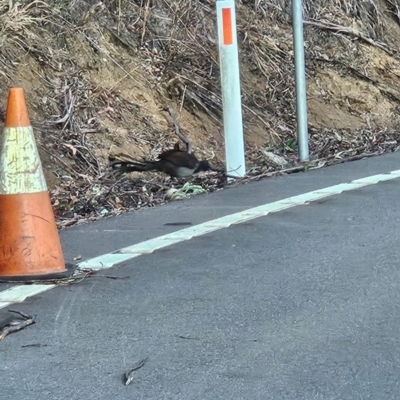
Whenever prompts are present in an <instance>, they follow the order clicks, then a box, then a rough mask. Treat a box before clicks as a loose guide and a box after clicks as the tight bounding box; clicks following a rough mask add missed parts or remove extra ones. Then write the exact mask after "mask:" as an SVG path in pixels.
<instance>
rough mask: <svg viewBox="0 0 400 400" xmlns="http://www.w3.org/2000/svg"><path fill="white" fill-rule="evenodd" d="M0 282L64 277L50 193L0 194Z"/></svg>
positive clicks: (64, 269) (61, 254) (64, 268)
mask: <svg viewBox="0 0 400 400" xmlns="http://www.w3.org/2000/svg"><path fill="white" fill-rule="evenodd" d="M0 233H1V235H0V279H1V278H2V277H5V278H6V279H8V278H9V277H11V276H12V277H18V276H29V277H37V276H41V277H43V276H45V277H46V276H47V275H52V274H56V276H58V274H59V273H61V274H64V273H65V272H66V271H67V270H66V267H65V261H64V256H63V253H62V248H61V242H60V239H59V236H58V231H57V226H56V223H55V219H54V214H53V208H52V206H51V202H50V195H49V193H48V192H39V193H24V194H10V195H0Z"/></svg>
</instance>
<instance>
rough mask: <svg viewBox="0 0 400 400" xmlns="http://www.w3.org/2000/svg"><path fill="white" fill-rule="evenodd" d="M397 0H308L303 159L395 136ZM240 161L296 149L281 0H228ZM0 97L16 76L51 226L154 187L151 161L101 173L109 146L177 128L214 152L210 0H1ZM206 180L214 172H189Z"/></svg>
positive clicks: (138, 203)
mask: <svg viewBox="0 0 400 400" xmlns="http://www.w3.org/2000/svg"><path fill="white" fill-rule="evenodd" d="M399 9H400V2H399V1H398V0H374V1H368V2H366V1H363V2H361V1H357V0H347V1H346V0H338V1H332V0H313V1H310V0H305V1H304V20H305V21H306V24H305V41H306V66H307V94H308V111H309V127H310V149H311V154H312V158H313V160H314V161H313V163H312V164H311V166H313V167H315V166H317V167H320V166H323V165H327V164H330V163H332V162H334V161H335V160H338V159H341V158H345V157H352V156H355V155H359V154H364V153H371V152H372V153H380V152H383V151H393V150H396V149H397V147H398V145H399V140H400V135H399V134H398V127H399V104H400V80H399V76H400V57H399V53H398V50H397V48H398V43H399V41H400V26H399V17H400V12H399V11H398V10H399ZM237 15H238V37H239V43H240V63H241V82H242V97H243V114H244V124H245V141H246V150H247V154H246V156H247V164H248V170H249V173H250V174H251V175H253V176H256V175H260V174H265V173H266V172H269V171H274V170H277V169H280V168H282V166H277V165H276V164H274V163H272V162H271V161H270V160H269V159H267V158H265V156H264V155H263V152H262V150H264V151H265V150H267V151H274V152H275V153H276V154H278V155H280V156H282V157H283V158H284V159H285V160H286V162H287V164H286V165H285V166H283V168H288V167H290V166H293V165H294V164H295V163H296V159H297V153H296V150H297V147H296V141H295V132H296V124H295V99H294V66H293V49H292V30H291V25H290V21H291V17H290V2H289V1H282V0H269V1H263V0H257V1H254V0H252V1H245V0H242V1H238V2H237ZM0 27H1V28H0V76H1V79H0V108H4V105H5V102H6V95H7V88H8V87H9V85H19V86H22V87H24V89H25V90H26V94H27V102H28V106H29V110H30V115H31V119H32V124H33V126H34V129H35V133H36V137H37V141H38V146H39V149H40V154H41V157H42V162H43V165H44V168H45V173H46V179H47V181H48V184H49V187H50V188H51V190H52V199H53V204H54V206H55V209H56V212H57V216H58V220H59V225H60V227H62V226H66V225H69V224H72V223H75V222H77V221H80V220H83V219H85V218H89V219H95V218H98V217H99V216H102V215H107V214H110V213H116V212H120V211H124V210H126V209H136V208H140V207H143V206H151V205H154V204H159V203H162V202H163V201H164V195H165V185H164V184H163V182H162V179H163V178H162V177H160V176H159V175H156V174H152V173H149V174H132V176H131V177H129V178H127V179H125V180H123V181H121V182H118V183H113V182H110V181H104V180H101V179H100V177H101V176H102V175H103V174H104V172H105V171H106V169H107V164H108V154H109V153H110V152H111V153H114V154H115V153H117V154H118V153H121V152H123V153H128V154H130V155H132V156H133V157H137V158H147V159H151V158H154V157H156V155H157V153H158V152H159V151H160V150H161V149H162V148H166V147H170V146H172V144H173V142H174V141H176V137H174V133H173V125H172V122H171V120H170V118H169V115H168V114H167V113H165V112H164V111H162V110H161V107H162V106H164V105H166V104H168V105H169V106H171V107H173V108H174V109H175V111H176V112H177V114H178V116H179V123H180V126H181V130H182V132H183V133H184V134H185V135H186V136H187V137H188V138H189V139H190V140H191V141H192V142H193V145H194V151H195V153H196V154H197V155H198V156H199V157H201V158H208V159H210V162H211V163H213V164H214V165H222V163H223V159H224V150H223V132H222V129H221V126H222V124H221V119H222V118H221V117H222V115H221V97H220V96H221V93H220V83H219V69H218V51H217V41H216V38H217V35H216V20H215V1H212V0H202V1H193V0H175V1H170V0H159V1H154V0H137V1H132V0H129V1H128V0H110V1H103V2H95V1H82V0H72V1H69V2H62V1H47V2H41V1H33V2H30V1H19V2H15V1H11V2H10V1H8V0H0ZM195 183H197V184H201V185H203V187H204V188H205V189H207V190H215V189H216V188H218V187H221V186H222V181H221V179H220V178H219V177H213V176H210V177H208V178H204V179H198V178H197V179H195Z"/></svg>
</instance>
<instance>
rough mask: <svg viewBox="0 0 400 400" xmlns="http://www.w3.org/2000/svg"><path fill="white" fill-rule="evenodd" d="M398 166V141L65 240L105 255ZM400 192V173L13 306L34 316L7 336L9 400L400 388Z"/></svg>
mask: <svg viewBox="0 0 400 400" xmlns="http://www.w3.org/2000/svg"><path fill="white" fill-rule="evenodd" d="M399 166H400V154H397V153H394V154H390V155H386V156H381V157H378V158H373V159H367V160H362V161H357V162H352V163H348V164H342V165H338V166H335V167H330V168H325V169H321V170H317V171H310V172H307V173H300V174H296V175H291V176H286V177H280V178H276V179H268V180H265V181H262V182H257V183H253V184H248V185H244V186H240V187H236V188H231V189H229V190H224V191H221V192H218V193H213V194H210V195H204V196H198V197H196V198H193V199H190V200H188V201H183V202H176V203H170V204H168V205H166V206H162V207H157V208H154V209H151V210H143V211H140V212H136V213H132V214H130V215H125V216H121V217H118V218H111V219H108V220H104V221H100V222H97V223H92V224H90V225H82V226H77V227H73V228H71V229H68V230H65V231H63V232H62V233H61V238H62V241H63V247H64V250H65V254H66V257H67V259H72V258H73V257H74V256H76V255H82V257H83V258H89V257H94V256H97V255H99V254H102V253H105V252H108V251H113V250H116V249H118V248H121V247H124V246H127V245H130V244H133V243H138V242H141V241H143V240H146V239H149V238H153V237H157V236H160V235H162V234H165V233H168V232H171V231H173V230H178V229H181V228H182V226H173V225H172V226H171V225H165V224H167V223H171V222H191V223H192V224H197V223H200V222H204V221H207V220H210V219H214V218H217V217H220V216H223V215H227V214H231V213H233V212H237V211H240V210H244V209H246V208H249V207H253V206H257V205H260V204H264V203H268V202H272V201H275V200H279V199H283V198H286V197H289V196H293V195H296V194H301V193H304V192H308V191H311V190H315V189H318V188H324V187H326V186H330V185H334V184H337V183H342V182H347V181H350V180H353V179H357V178H363V177H366V176H369V175H375V174H378V173H387V172H389V171H391V170H395V169H400V167H399ZM399 195H400V179H395V180H392V181H388V182H382V183H379V184H377V185H372V186H368V187H365V188H362V189H358V190H354V191H351V192H346V193H343V194H340V195H337V196H333V197H330V198H326V199H322V200H320V201H316V202H313V203H311V204H309V205H307V206H300V207H294V208H291V209H289V210H286V211H281V212H278V213H275V214H271V215H269V216H267V217H263V218H259V219H255V220H253V221H251V222H247V223H242V224H238V225H235V226H232V227H230V228H227V229H222V230H220V231H216V232H213V233H210V234H207V235H204V236H201V237H198V238H194V239H192V240H190V241H187V242H183V243H179V244H176V245H173V246H171V247H168V248H165V249H162V250H158V251H156V252H155V253H153V254H149V255H143V256H140V257H138V258H135V259H133V260H130V261H127V262H125V263H122V264H120V265H119V266H117V267H114V268H111V269H108V270H105V271H101V272H99V274H98V275H95V276H92V277H89V278H87V279H85V280H84V281H83V282H81V283H79V284H76V285H72V286H64V287H58V288H56V289H53V290H51V291H49V292H45V293H42V294H41V295H39V296H35V297H32V298H29V299H28V300H26V301H25V302H24V303H22V304H18V305H14V306H13V308H14V309H17V310H20V311H23V312H26V313H28V314H34V315H36V318H37V323H36V324H35V325H32V326H30V327H28V328H26V329H24V330H22V331H20V332H18V333H14V334H11V335H9V336H7V337H6V338H5V339H4V341H2V342H0V360H1V362H0V388H1V391H0V393H1V394H0V398H1V399H7V400H8V399H10V400H11V399H12V400H26V399H28V398H29V399H31V400H36V399H37V400H42V399H46V398H48V399H52V400H53V399H54V400H58V399H65V398H68V399H70V400H81V399H87V400H92V399H93V400H99V399H104V400H108V399H115V400H125V399H205V400H206V399H207V400H208V399H210V400H216V399H263V400H269V399H293V400H300V399H307V400H314V399H324V400H328V399H340V400H347V399H363V400H364V399H373V400H388V399H396V400H397V399H399V398H400V350H399V349H400V343H399V342H400V335H399V332H400V301H399V300H400V269H399V256H400V250H399V239H400V233H399V232H400V231H399V229H398V221H399V219H400V207H399V199H400V196H399ZM110 277H112V278H110ZM113 278H120V279H113ZM7 287H8V286H7V285H0V290H4V289H5V288H7ZM31 345H32V346H31ZM144 358H147V362H146V363H145V365H144V366H143V367H142V368H141V369H139V370H137V371H135V372H134V380H133V382H132V383H131V384H130V385H129V386H124V383H123V381H122V376H123V374H124V372H126V371H127V370H129V369H130V367H131V366H133V365H134V364H135V363H136V362H138V361H140V360H141V359H144Z"/></svg>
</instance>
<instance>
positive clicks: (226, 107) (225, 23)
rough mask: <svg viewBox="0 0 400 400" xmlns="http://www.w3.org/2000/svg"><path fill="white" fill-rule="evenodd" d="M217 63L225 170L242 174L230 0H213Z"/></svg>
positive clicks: (233, 19)
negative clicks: (216, 35)
mask: <svg viewBox="0 0 400 400" xmlns="http://www.w3.org/2000/svg"><path fill="white" fill-rule="evenodd" d="M216 5H217V24H218V43H219V63H220V75H221V89H222V108H223V120H224V136H225V156H226V172H227V174H229V175H231V176H234V177H238V178H241V177H244V176H245V175H246V165H245V157H244V138H243V121H242V100H241V93H240V75H239V55H238V44H237V34H236V11H235V1H234V0H217V2H216Z"/></svg>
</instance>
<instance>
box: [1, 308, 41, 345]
mask: <svg viewBox="0 0 400 400" xmlns="http://www.w3.org/2000/svg"><path fill="white" fill-rule="evenodd" d="M8 311H9V312H12V313H15V314H18V315H20V316H21V317H22V318H23V319H22V320H21V319H15V320H13V321H11V322H10V323H8V324H7V326H5V327H4V328H3V329H2V330H1V331H0V340H3V339H4V338H5V337H6V336H7V335H9V334H10V333H14V332H18V331H20V330H21V329H24V328H26V327H27V326H29V325H33V324H35V323H36V322H35V319H34V318H33V317H32V316H31V315H27V314H24V313H23V312H21V311H15V310H8Z"/></svg>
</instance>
